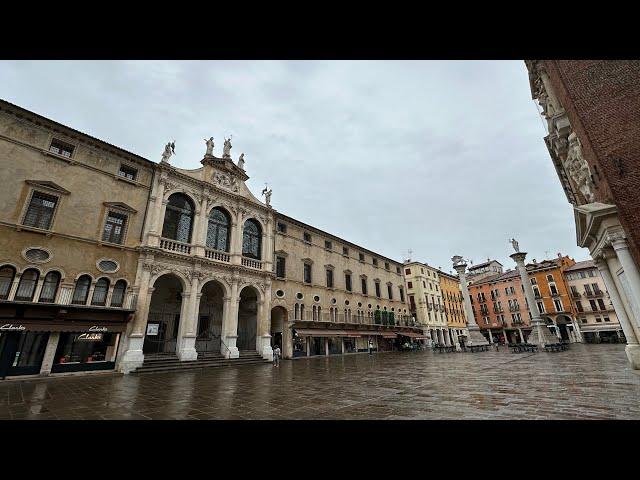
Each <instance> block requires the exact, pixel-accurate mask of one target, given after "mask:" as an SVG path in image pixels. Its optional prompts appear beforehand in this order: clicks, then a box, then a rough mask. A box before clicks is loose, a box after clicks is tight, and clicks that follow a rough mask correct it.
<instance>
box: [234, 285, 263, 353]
mask: <svg viewBox="0 0 640 480" xmlns="http://www.w3.org/2000/svg"><path fill="white" fill-rule="evenodd" d="M238 300H239V301H238V330H237V335H238V337H237V339H236V346H237V347H238V350H240V351H242V350H245V351H247V350H250V351H255V350H257V349H258V321H259V319H258V303H259V302H261V301H262V300H263V299H262V294H261V292H260V289H259V288H257V287H256V286H255V285H251V284H249V285H245V286H243V287H242V288H241V289H240V292H239V294H238Z"/></svg>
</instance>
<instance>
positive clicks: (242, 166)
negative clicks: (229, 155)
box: [238, 153, 244, 170]
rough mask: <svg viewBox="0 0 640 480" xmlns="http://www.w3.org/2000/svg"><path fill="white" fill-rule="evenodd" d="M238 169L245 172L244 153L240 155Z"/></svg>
mask: <svg viewBox="0 0 640 480" xmlns="http://www.w3.org/2000/svg"><path fill="white" fill-rule="evenodd" d="M238 168H241V169H242V170H244V153H241V154H240V158H239V159H238Z"/></svg>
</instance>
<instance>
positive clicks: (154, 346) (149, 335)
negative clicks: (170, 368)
mask: <svg viewBox="0 0 640 480" xmlns="http://www.w3.org/2000/svg"><path fill="white" fill-rule="evenodd" d="M179 325H180V315H175V314H173V313H149V320H148V322H147V332H146V335H145V336H144V344H143V346H142V351H143V352H144V353H145V354H147V353H175V351H176V339H177V337H178V327H179Z"/></svg>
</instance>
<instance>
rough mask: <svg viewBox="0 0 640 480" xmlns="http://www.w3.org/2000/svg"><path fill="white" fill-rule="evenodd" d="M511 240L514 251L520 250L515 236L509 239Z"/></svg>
mask: <svg viewBox="0 0 640 480" xmlns="http://www.w3.org/2000/svg"><path fill="white" fill-rule="evenodd" d="M509 241H510V242H511V246H512V247H513V249H514V250H515V251H516V253H518V252H520V246H519V245H518V241H517V240H516V239H515V238H512V239H511V240H509Z"/></svg>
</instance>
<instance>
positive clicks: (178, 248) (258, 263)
mask: <svg viewBox="0 0 640 480" xmlns="http://www.w3.org/2000/svg"><path fill="white" fill-rule="evenodd" d="M158 247H159V248H160V249H161V250H164V251H165V252H169V253H177V254H180V255H187V256H195V257H204V258H206V259H207V260H213V261H215V262H220V263H224V264H228V265H229V264H235V263H236V262H237V263H239V264H240V265H242V266H243V267H246V268H250V269H253V270H264V269H265V268H266V265H265V262H264V261H262V260H256V259H254V258H249V257H244V256H242V257H240V256H239V255H238V256H237V257H239V260H236V261H234V260H233V258H234V255H233V254H231V253H229V252H223V251H221V250H215V249H213V248H208V247H203V246H201V245H194V244H191V243H184V242H178V241H176V240H171V239H169V238H164V237H162V238H160V240H159V243H158Z"/></svg>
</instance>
